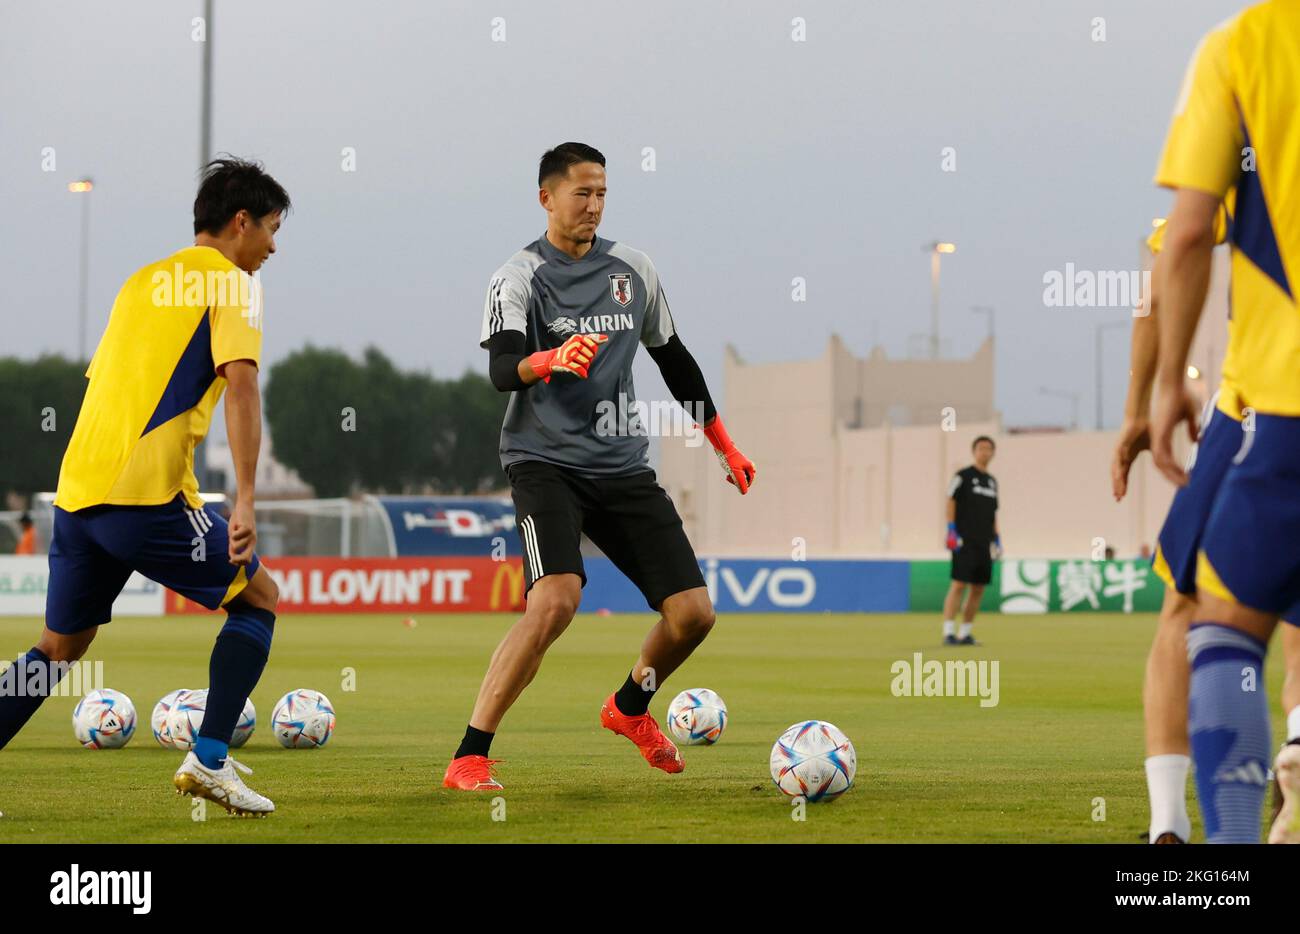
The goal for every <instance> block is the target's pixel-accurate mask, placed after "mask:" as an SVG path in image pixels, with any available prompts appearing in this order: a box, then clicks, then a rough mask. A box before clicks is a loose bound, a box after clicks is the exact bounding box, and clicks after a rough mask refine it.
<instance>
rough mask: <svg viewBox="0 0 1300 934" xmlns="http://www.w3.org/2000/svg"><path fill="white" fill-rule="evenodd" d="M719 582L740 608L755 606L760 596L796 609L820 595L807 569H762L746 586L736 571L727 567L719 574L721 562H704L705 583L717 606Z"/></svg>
mask: <svg viewBox="0 0 1300 934" xmlns="http://www.w3.org/2000/svg"><path fill="white" fill-rule="evenodd" d="M719 582H720V583H721V584H722V586H724V587H726V588H727V592H728V593H729V594H731V599H733V600H735V601H736V604H737V605H738V606H753V605H754V601H755V600H757V599H758V598H759V596H760V595H766V596H767V599H768V602H769V603H771V604H772V605H773V606H777V607H782V608H790V609H793V608H797V607H801V606H807V605H808V604H810V603H812V600H813V597H815V596H816V595H817V579H816V578H815V577H814V576H813V573H812V571H810V570H808V569H807V568H796V567H777V568H764V567H760V568H758V569H757V570H755V571H754V574H753V576H752V577H750V578H749V580H748V581H747V582H744V583H742V582H741V580H740V577H739V576H738V575H737V574H736V572H735V571H734V570H733V569H731V568H729V567H724V568H722V569H721V570H719V568H718V560H717V559H716V558H709V559H708V560H707V561H705V562H704V583H705V584H706V585H707V586H708V588H709V599H710V600H712V601H713V602H714V603H717V602H718V584H719Z"/></svg>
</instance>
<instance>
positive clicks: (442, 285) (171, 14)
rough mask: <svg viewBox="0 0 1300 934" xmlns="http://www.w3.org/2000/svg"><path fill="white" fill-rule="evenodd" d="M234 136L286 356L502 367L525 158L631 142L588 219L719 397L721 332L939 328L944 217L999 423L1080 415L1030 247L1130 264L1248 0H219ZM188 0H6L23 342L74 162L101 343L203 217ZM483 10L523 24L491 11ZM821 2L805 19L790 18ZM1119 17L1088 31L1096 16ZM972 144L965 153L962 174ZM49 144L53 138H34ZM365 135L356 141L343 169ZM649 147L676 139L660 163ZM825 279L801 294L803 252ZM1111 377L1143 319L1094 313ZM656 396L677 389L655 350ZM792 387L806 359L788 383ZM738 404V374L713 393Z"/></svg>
mask: <svg viewBox="0 0 1300 934" xmlns="http://www.w3.org/2000/svg"><path fill="white" fill-rule="evenodd" d="M216 6H217V11H216V15H215V17H214V19H215V23H214V24H213V30H212V34H211V37H210V38H211V39H212V40H213V41H214V42H215V45H214V55H215V58H214V61H215V66H214V75H215V78H214V87H215V109H214V129H213V146H214V149H215V150H217V151H229V152H233V153H235V154H237V155H241V156H248V157H256V158H259V159H261V160H263V161H264V162H265V163H266V166H267V168H268V170H269V171H271V172H272V174H274V175H275V176H276V177H277V178H278V179H279V180H280V181H281V182H282V183H283V184H284V185H285V186H286V187H287V188H288V189H289V192H290V194H291V196H292V197H293V200H294V212H293V214H292V215H291V216H290V217H289V219H288V220H287V222H286V223H285V225H284V228H283V230H282V232H281V234H280V236H279V238H278V247H279V252H278V253H277V254H276V256H274V257H273V258H272V259H271V260H270V261H269V263H268V264H267V266H266V267H265V268H264V270H263V273H262V275H263V282H264V284H265V287H266V362H268V363H269V362H274V361H275V360H276V359H279V358H281V357H283V356H285V355H287V354H288V353H290V352H292V351H293V350H294V349H295V348H297V347H300V346H302V345H303V344H304V343H307V342H311V343H314V344H316V345H323V346H337V347H341V348H344V349H346V350H349V351H352V352H354V353H356V352H358V351H360V349H361V348H362V347H364V346H365V345H366V344H371V343H373V344H375V345H377V346H379V347H380V348H381V349H382V350H383V351H384V352H385V353H387V354H388V355H390V356H391V357H393V358H394V359H395V360H397V361H398V363H399V364H400V365H402V366H404V367H407V368H415V367H418V368H424V369H430V370H432V371H433V372H435V373H436V374H438V375H440V376H454V375H458V374H459V373H460V372H462V371H463V370H465V369H466V368H468V367H473V368H475V369H478V370H480V371H485V369H486V354H485V353H484V352H483V351H481V350H480V349H479V348H478V333H479V327H480V321H481V313H482V304H483V295H484V291H485V289H486V286H487V282H488V279H489V277H490V276H491V274H492V272H493V270H494V269H495V268H496V267H497V266H498V265H500V264H501V263H502V262H503V261H504V260H505V259H506V258H507V257H509V255H510V254H511V253H513V252H514V251H515V250H516V249H518V248H519V247H521V246H523V245H524V244H525V243H527V242H528V241H530V240H532V239H534V238H535V237H537V236H538V235H539V234H540V233H541V232H542V230H543V229H544V226H545V222H544V214H543V212H542V211H541V209H540V208H539V207H538V206H537V203H536V164H537V159H538V156H539V155H540V154H541V152H542V151H543V150H544V149H546V148H547V147H548V146H550V145H553V144H555V143H558V142H561V141H564V140H567V139H578V140H582V141H585V142H589V143H591V144H592V145H595V146H596V147H597V148H599V149H601V150H602V151H603V152H604V153H605V155H606V157H607V159H608V160H609V165H608V173H609V195H608V201H607V207H606V212H605V219H604V222H603V224H602V226H601V230H600V233H601V235H602V236H605V237H607V238H610V239H614V240H622V241H625V242H627V243H629V244H630V245H632V246H634V247H636V248H638V249H641V250H644V251H645V252H647V253H648V254H649V255H650V256H651V257H652V258H653V260H654V261H655V263H656V265H657V266H658V268H659V271H660V275H661V277H662V279H663V281H664V284H665V287H666V289H667V292H668V295H669V297H670V299H671V301H672V306H673V312H674V317H675V319H676V321H677V325H678V330H679V332H680V333H681V335H682V338H683V340H684V342H685V343H686V345H687V346H688V347H689V348H691V349H692V351H694V353H695V355H696V356H697V358H698V359H699V361H700V364H701V366H702V367H703V369H704V372H705V375H706V377H708V378H709V380H710V383H711V384H712V385H713V386H714V387H715V395H718V396H721V395H722V389H721V366H722V354H723V347H724V346H725V344H726V343H728V342H730V343H733V344H734V345H735V346H736V347H737V348H738V350H739V351H740V353H741V355H742V356H743V357H744V358H746V359H747V360H750V361H768V360H778V359H787V358H793V357H813V356H817V355H819V354H821V353H822V352H823V350H824V348H825V344H826V340H827V338H828V336H829V335H830V334H831V333H832V332H838V333H839V334H840V335H841V336H842V337H843V338H844V340H845V341H846V343H847V344H848V346H849V347H850V348H851V349H852V350H853V351H854V352H856V353H858V354H864V353H866V351H867V350H868V349H869V347H870V345H871V343H872V338H873V335H878V338H879V341H880V343H882V344H883V346H884V347H885V348H886V350H887V351H888V352H889V353H890V354H891V355H895V356H902V355H905V354H906V353H907V350H908V343H909V335H912V334H917V333H920V332H923V331H926V330H927V329H928V327H929V301H930V291H929V260H928V257H927V256H926V255H925V254H924V253H923V252H922V249H921V245H922V244H923V243H926V242H929V241H933V240H935V239H946V240H952V241H955V242H956V243H957V245H958V250H957V253H956V254H955V255H954V256H951V257H947V258H945V261H944V267H943V277H942V283H943V286H942V294H943V306H942V321H943V324H942V333H943V336H944V338H945V339H946V340H950V341H951V350H952V352H953V353H954V354H957V355H963V356H964V355H967V354H969V353H971V352H973V351H974V349H975V348H976V346H977V345H978V343H979V341H980V340H981V339H982V337H983V335H984V333H985V330H986V327H987V323H986V319H985V318H984V317H983V316H980V315H976V314H973V313H972V312H971V311H970V310H969V309H970V306H971V305H992V306H995V307H996V308H997V329H998V335H999V341H998V348H997V370H998V373H997V380H998V382H997V403H998V406H999V408H1001V409H1002V411H1003V413H1004V415H1005V418H1006V421H1007V424H1009V425H1017V424H1026V423H1053V424H1060V423H1062V422H1063V421H1065V420H1066V419H1067V418H1068V403H1065V402H1063V401H1062V400H1060V399H1055V398H1049V397H1044V396H1041V395H1040V394H1039V392H1038V387H1039V386H1041V385H1048V386H1051V387H1054V388H1058V389H1066V390H1077V391H1079V392H1082V393H1083V398H1082V400H1081V412H1082V415H1083V419H1082V420H1083V423H1084V424H1085V425H1087V424H1090V422H1091V412H1092V405H1093V382H1094V378H1093V372H1094V370H1093V367H1094V362H1093V350H1092V348H1093V341H1094V330H1093V329H1094V325H1095V324H1097V323H1098V322H1101V321H1116V320H1124V319H1125V318H1126V317H1127V311H1125V310H1124V309H1074V308H1063V309H1049V308H1045V307H1044V306H1043V301H1042V292H1043V281H1042V277H1043V274H1044V273H1045V272H1046V271H1048V270H1051V269H1064V267H1065V264H1066V263H1067V262H1072V263H1074V264H1075V266H1076V267H1078V268H1081V269H1096V270H1104V269H1118V270H1126V269H1133V268H1135V267H1136V265H1137V262H1138V242H1139V239H1140V237H1141V236H1142V235H1144V234H1145V232H1146V231H1147V230H1148V229H1149V225H1150V219H1151V218H1152V217H1153V216H1156V215H1159V214H1163V213H1164V212H1165V210H1166V208H1167V206H1168V203H1169V197H1168V195H1167V194H1166V193H1164V192H1161V191H1159V190H1158V189H1156V188H1155V187H1154V186H1153V185H1152V183H1151V176H1152V174H1153V172H1154V169H1155V163H1156V158H1157V155H1158V152H1159V148H1160V145H1161V141H1162V139H1163V136H1164V131H1165V128H1166V126H1167V123H1168V118H1169V114H1170V111H1171V108H1172V106H1173V102H1174V99H1175V96H1176V92H1177V89H1178V85H1179V82H1180V80H1181V77H1182V73H1183V70H1184V68H1185V66H1186V63H1187V61H1188V58H1189V57H1190V55H1191V52H1192V50H1193V49H1194V48H1195V45H1196V42H1197V41H1198V39H1199V37H1200V36H1201V35H1202V34H1203V33H1204V32H1205V31H1206V30H1208V29H1209V28H1210V27H1211V26H1213V25H1214V24H1215V23H1217V22H1218V21H1220V20H1222V19H1223V18H1225V17H1226V16H1229V15H1231V14H1232V13H1233V12H1234V11H1235V10H1237V9H1240V8H1241V6H1242V4H1241V3H1239V2H1232V0H1159V2H1157V0H1143V2H1134V0H1127V2H1118V0H1086V2H1084V0H1048V2H1043V0H997V2H972V0H913V2H902V0H899V2H894V3H879V2H871V0H868V2H830V0H790V2H769V0H746V2H720V0H713V2H709V0H703V2H701V0H696V2H692V3H687V2H680V0H658V2H655V3H644V4H640V3H638V4H615V3H609V2H605V3H600V2H569V0H566V2H522V0H492V2H454V3H453V2H414V0H401V2H397V0H394V2H379V3H360V2H346V3H345V2H341V0H328V2H320V0H314V2H305V0H302V2H299V0H275V2H254V0H217V2H216ZM201 12H202V4H201V3H200V2H198V0H132V2H128V3H114V4H105V3H101V2H91V0H61V2H59V3H38V2H35V0H10V2H6V3H4V4H3V5H0V204H3V206H4V211H5V215H6V217H5V224H4V225H3V226H0V273H2V274H3V281H4V282H5V284H6V288H5V290H4V293H3V295H0V310H2V314H3V318H4V326H3V331H2V332H0V333H3V335H4V336H3V343H2V344H0V355H13V354H16V355H19V356H24V357H30V356H35V355H37V354H40V353H42V352H61V353H65V354H73V353H75V351H76V347H77V329H76V320H77V275H76V270H77V266H76V261H77V237H78V231H79V219H78V218H79V215H78V210H79V208H78V202H77V200H76V199H77V197H79V196H76V195H72V194H69V193H68V192H67V191H66V184H67V182H68V181H69V180H71V179H73V178H75V177H77V176H80V175H83V174H89V175H93V177H94V179H95V185H96V187H95V191H94V192H93V193H92V195H91V196H90V197H91V198H93V201H92V216H91V242H92V249H91V268H90V318H91V336H90V342H91V346H93V343H94V341H95V340H96V339H97V338H98V335H99V333H100V331H101V330H102V327H103V324H104V322H105V321H106V319H107V314H108V310H109V308H110V306H111V304H112V300H113V296H114V294H115V292H116V290H117V288H118V286H119V285H120V284H121V282H122V280H123V279H124V278H125V277H126V276H127V275H129V274H130V273H131V272H132V271H133V270H134V269H135V268H137V267H139V266H141V265H143V264H144V263H146V262H150V261H152V260H155V259H158V258H161V257H162V256H165V255H167V254H168V253H170V252H171V251H173V250H175V249H177V248H179V247H180V246H183V245H186V244H187V243H189V242H191V240H192V236H191V227H190V224H191V214H190V207H191V203H192V200H193V194H194V185H195V173H196V168H197V163H198V132H199V131H198V124H199V118H198V94H199V68H200V60H201V46H200V44H198V43H196V42H194V41H193V40H192V39H191V30H192V26H191V20H192V18H193V17H196V16H198V15H200V14H201ZM494 17H502V18H504V21H505V30H506V32H505V39H506V41H504V42H494V41H493V36H492V30H493V24H492V20H493V18H494ZM795 17H803V18H804V20H805V21H806V41H803V42H795V41H792V39H791V32H792V25H791V21H792V19H794V18H795ZM1096 17H1103V18H1104V20H1105V41H1104V42H1098V41H1094V38H1093V32H1094V25H1093V20H1094V18H1096ZM946 146H951V147H955V149H956V152H957V171H955V172H943V171H941V152H942V150H943V148H944V147H946ZM45 147H52V148H53V149H54V151H55V158H56V160H57V162H56V171H53V172H45V171H42V150H43V149H44V148H45ZM344 147H353V148H354V149H355V153H356V171H355V172H346V171H343V170H342V168H341V165H342V160H343V156H342V150H343V149H344ZM644 147H653V148H654V150H655V154H656V160H657V170H656V171H654V172H645V171H642V150H643V148H644ZM796 276H803V277H805V278H806V280H807V301H806V302H803V303H795V302H792V301H791V280H792V279H793V278H794V277H796ZM1106 348H1107V351H1106V355H1105V361H1104V365H1105V372H1106V374H1107V382H1108V387H1109V388H1108V391H1107V393H1106V394H1105V402H1106V408H1107V411H1108V413H1109V416H1108V417H1109V419H1110V420H1111V422H1112V424H1113V423H1114V421H1115V419H1116V418H1117V417H1118V413H1119V411H1120V408H1121V405H1122V394H1123V385H1124V383H1123V380H1124V377H1125V371H1126V359H1127V339H1126V338H1125V337H1122V336H1121V333H1120V332H1118V331H1111V332H1108V333H1107V336H1106ZM637 382H638V393H639V395H640V396H642V397H643V398H647V399H648V398H666V397H667V393H666V390H665V389H664V388H663V385H662V383H661V381H660V380H659V379H658V374H657V372H655V371H654V367H653V364H652V363H650V362H649V361H648V358H645V356H644V355H642V358H641V360H640V362H639V364H638V370H637ZM794 388H795V387H792V389H794ZM719 401H720V403H721V404H722V408H723V411H724V412H725V404H726V400H725V398H722V399H720V400H719Z"/></svg>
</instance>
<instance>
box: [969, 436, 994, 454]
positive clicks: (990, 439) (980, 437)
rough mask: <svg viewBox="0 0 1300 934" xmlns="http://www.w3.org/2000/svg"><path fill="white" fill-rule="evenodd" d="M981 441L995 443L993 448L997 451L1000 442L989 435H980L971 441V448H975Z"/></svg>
mask: <svg viewBox="0 0 1300 934" xmlns="http://www.w3.org/2000/svg"><path fill="white" fill-rule="evenodd" d="M981 441H987V442H988V443H989V444H991V445H993V450H995V451H996V450H997V449H998V443H997V442H996V441H994V440H993V439H992V438H990V437H989V436H988V435H980V436H979V437H978V438H976V439H975V440H974V441H972V442H971V443H970V449H971V450H972V451H973V450H975V447H976V445H978V444H979V443H980V442H981Z"/></svg>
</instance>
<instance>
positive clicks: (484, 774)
mask: <svg viewBox="0 0 1300 934" xmlns="http://www.w3.org/2000/svg"><path fill="white" fill-rule="evenodd" d="M500 761H501V760H500V759H489V758H488V757H487V756H461V757H460V758H459V759H452V760H451V764H450V765H448V766H447V774H446V775H444V776H443V777H442V787H443V788H455V789H457V790H459V791H501V790H502V788H501V783H500V782H499V781H497V780H496V779H495V778H494V777H493V775H492V766H494V765H496V764H497V763H498V762H500Z"/></svg>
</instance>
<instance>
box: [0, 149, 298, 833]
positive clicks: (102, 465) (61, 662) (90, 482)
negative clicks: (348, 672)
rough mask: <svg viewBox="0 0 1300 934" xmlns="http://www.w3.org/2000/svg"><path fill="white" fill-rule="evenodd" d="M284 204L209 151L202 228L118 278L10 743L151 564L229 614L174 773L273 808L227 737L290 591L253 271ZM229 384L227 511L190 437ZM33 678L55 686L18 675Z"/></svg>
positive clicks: (232, 806) (61, 490)
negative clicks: (282, 567) (251, 784)
mask: <svg viewBox="0 0 1300 934" xmlns="http://www.w3.org/2000/svg"><path fill="white" fill-rule="evenodd" d="M288 209H289V196H288V194H287V193H286V192H285V190H284V189H283V188H282V187H281V186H280V185H279V183H278V182H276V181H275V179H273V178H271V176H269V175H267V174H266V173H265V172H264V171H262V168H261V166H258V165H255V164H253V163H249V162H243V161H241V160H237V159H220V160H217V161H215V162H212V163H210V164H209V165H208V166H207V167H206V168H205V171H204V174H203V179H202V182H201V184H200V187H199V192H198V196H197V197H196V198H195V201H194V234H195V239H194V245H193V246H190V247H186V248H185V249H182V250H180V251H178V252H176V253H174V254H172V255H171V256H169V257H167V258H166V259H163V260H159V261H158V262H156V263H151V264H149V265H148V266H145V267H143V268H142V269H140V270H138V271H137V272H136V273H135V274H133V275H132V276H131V277H130V278H129V279H127V280H126V283H125V284H124V285H123V286H122V288H121V290H120V291H119V292H118V294H117V299H116V300H115V301H114V303H113V310H112V313H111V315H110V316H109V320H108V327H107V328H106V329H105V331H104V336H103V337H102V338H101V339H100V342H99V346H98V347H97V348H96V349H95V354H94V357H93V358H92V359H91V363H90V367H89V369H88V370H87V372H86V375H87V377H88V378H89V380H90V383H89V385H88V386H87V388H86V395H85V398H84V400H83V401H82V405H81V412H80V414H79V415H78V416H77V424H76V427H75V428H74V429H73V431H72V438H71V440H70V441H69V442H68V449H67V451H66V452H65V453H64V456H63V465H62V467H61V469H60V470H59V484H58V491H57V493H56V494H55V499H54V535H53V538H52V540H51V543H50V576H49V584H48V590H47V597H46V607H45V629H44V631H43V632H42V633H41V637H40V641H39V642H38V643H37V644H36V646H35V647H34V648H33V649H32V650H31V651H29V652H28V653H27V654H26V655H25V656H24V657H22V658H20V659H18V661H17V663H16V664H15V665H14V666H12V667H11V668H10V669H9V671H8V672H7V673H6V675H5V676H4V678H8V679H9V680H8V681H7V682H6V681H4V680H3V678H0V748H3V747H4V745H5V744H6V743H7V742H8V741H9V740H10V739H11V738H12V737H13V736H14V734H15V733H17V732H18V730H20V729H21V728H22V726H23V724H24V723H26V722H27V720H28V719H29V718H30V717H31V716H32V714H33V713H35V712H36V709H37V707H39V706H40V704H41V701H42V700H44V698H45V696H47V695H48V693H49V692H50V691H51V690H52V689H53V687H54V685H55V684H56V683H57V681H58V679H59V677H60V676H61V675H62V674H63V673H64V672H65V671H66V670H67V665H68V664H70V663H72V662H75V661H77V660H78V659H79V658H81V657H82V655H84V654H85V652H86V650H87V648H88V647H89V646H90V643H91V641H92V640H93V639H94V638H95V633H96V632H97V630H98V628H99V627H100V626H102V625H104V624H105V623H107V622H109V620H110V618H111V613H112V605H113V601H114V599H115V598H116V597H117V595H118V594H119V593H120V592H121V590H122V587H123V586H124V585H125V584H126V581H127V578H128V577H129V576H130V575H131V572H132V571H138V572H140V573H141V574H143V575H145V576H146V577H149V578H150V579H152V580H155V581H157V582H158V583H160V584H162V585H164V586H166V587H169V588H171V589H172V590H174V591H176V592H177V593H180V594H184V595H185V596H186V597H189V598H190V599H191V600H194V601H196V602H197V603H201V604H202V605H204V606H206V607H208V608H209V609H214V610H215V609H217V608H218V607H221V608H224V609H225V611H226V614H227V616H226V623H225V625H224V627H223V628H222V630H221V632H220V634H219V635H218V636H217V640H216V645H215V646H214V647H213V650H212V657H211V661H210V663H209V679H210V681H209V688H208V700H207V710H206V713H205V714H204V717H203V726H202V729H201V730H200V733H199V738H198V741H197V744H196V746H195V748H194V750H193V751H192V752H190V753H189V755H188V756H186V758H185V761H184V762H183V763H182V764H181V767H180V769H179V770H178V771H177V772H176V774H175V776H174V777H173V783H174V784H175V785H176V788H177V790H178V791H182V792H185V793H188V794H193V795H198V796H202V797H205V798H210V799H211V800H213V801H215V802H216V803H217V804H220V805H221V806H222V807H224V808H226V810H228V811H230V812H232V813H238V814H266V813H269V812H271V811H273V810H275V806H274V805H273V804H272V803H271V802H270V801H269V800H268V799H267V798H265V797H263V796H262V795H259V794H257V793H256V792H254V791H252V790H251V789H249V788H248V786H247V785H245V784H244V783H243V781H242V780H241V779H240V777H239V775H238V773H237V772H236V771H235V769H236V768H240V769H243V770H244V771H247V769H244V768H243V766H240V765H239V763H237V762H235V761H234V760H233V759H231V758H230V756H229V749H228V745H229V742H230V738H231V735H232V733H233V732H234V728H235V723H236V721H237V719H238V717H239V714H240V713H241V712H242V711H243V709H244V702H245V700H246V699H247V697H248V695H249V694H250V693H251V692H252V690H253V687H254V686H255V685H256V684H257V681H258V679H259V678H260V677H261V674H262V669H263V668H264V667H265V665H266V659H267V656H268V654H269V653H270V647H271V634H272V631H273V628H274V624H275V607H276V601H277V599H278V597H279V593H278V591H277V589H276V586H275V583H274V582H273V581H272V580H271V577H270V575H269V574H268V573H267V572H266V570H265V569H263V568H261V563H260V561H259V559H258V556H257V553H256V551H255V550H254V549H255V546H256V544H257V529H256V524H255V522H254V517H253V497H254V475H255V473H256V470H257V453H258V447H259V445H260V441H261V434H262V422H261V418H262V416H261V398H260V395H259V391H258V387H257V370H258V366H259V364H260V361H261V356H262V293H261V286H260V284H259V283H258V282H257V280H255V279H254V278H253V276H252V274H253V273H254V272H256V271H257V270H258V268H259V267H260V266H261V265H262V263H263V262H265V261H266V259H267V257H268V256H270V255H271V254H272V253H274V252H275V234H276V231H278V230H279V227H280V223H281V220H282V218H283V215H284V213H285V212H286V211H287V210H288ZM223 393H225V398H226V403H225V405H226V409H225V412H226V428H227V433H228V435H229V440H230V449H231V454H232V456H233V458H234V465H235V479H236V484H237V493H236V499H235V505H234V509H233V510H232V512H231V517H230V523H229V526H228V527H227V523H226V521H225V520H224V519H223V518H222V517H221V516H220V515H218V514H217V513H216V512H215V511H213V510H211V509H209V508H207V507H206V506H204V504H203V500H202V499H201V498H200V497H199V487H198V482H197V481H196V479H195V477H194V447H195V445H196V444H197V443H198V442H199V441H201V440H202V439H203V437H204V436H205V435H206V434H207V431H208V425H209V423H210V422H211V419H212V412H213V409H214V408H215V407H216V405H217V402H218V401H219V400H220V399H221V397H222V394H223ZM20 683H21V684H23V685H24V686H27V687H30V686H31V685H33V684H37V685H40V686H42V690H38V691H31V690H6V689H5V688H6V687H10V688H12V687H15V686H17V685H18V684H20Z"/></svg>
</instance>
